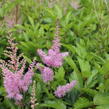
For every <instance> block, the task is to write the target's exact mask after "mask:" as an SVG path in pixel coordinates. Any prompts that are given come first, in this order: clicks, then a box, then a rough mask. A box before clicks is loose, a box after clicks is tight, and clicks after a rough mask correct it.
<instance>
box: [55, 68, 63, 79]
mask: <svg viewBox="0 0 109 109" xmlns="http://www.w3.org/2000/svg"><path fill="white" fill-rule="evenodd" d="M64 75H65V71H64V68H63V67H60V68H59V70H58V72H57V73H56V74H55V78H56V79H57V80H64Z"/></svg>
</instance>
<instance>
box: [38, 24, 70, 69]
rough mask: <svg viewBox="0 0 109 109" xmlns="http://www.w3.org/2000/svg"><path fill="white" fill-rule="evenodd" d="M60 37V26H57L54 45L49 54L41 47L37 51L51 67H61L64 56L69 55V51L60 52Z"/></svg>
mask: <svg viewBox="0 0 109 109" xmlns="http://www.w3.org/2000/svg"><path fill="white" fill-rule="evenodd" d="M60 47H61V44H60V37H59V26H58V24H57V26H56V33H55V38H54V40H53V45H52V46H51V48H50V49H49V50H48V54H46V53H45V52H44V51H42V50H41V49H38V50H37V53H38V54H39V56H40V57H41V59H42V61H43V63H44V64H46V65H47V66H49V67H60V66H62V64H63V59H64V57H66V56H68V52H63V53H61V52H60Z"/></svg>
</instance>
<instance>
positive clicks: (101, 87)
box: [0, 0, 109, 109]
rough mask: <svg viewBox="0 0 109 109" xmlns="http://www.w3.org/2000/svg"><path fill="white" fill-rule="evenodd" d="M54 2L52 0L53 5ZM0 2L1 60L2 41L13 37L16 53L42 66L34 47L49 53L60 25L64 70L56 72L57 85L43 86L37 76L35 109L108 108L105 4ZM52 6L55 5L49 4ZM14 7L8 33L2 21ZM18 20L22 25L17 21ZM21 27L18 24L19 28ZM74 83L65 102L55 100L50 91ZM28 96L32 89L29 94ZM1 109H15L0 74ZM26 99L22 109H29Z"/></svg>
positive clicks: (90, 0) (108, 7) (100, 0)
mask: <svg viewBox="0 0 109 109" xmlns="http://www.w3.org/2000/svg"><path fill="white" fill-rule="evenodd" d="M54 1H55V0H54ZM54 1H53V0H42V1H41V0H0V58H1V59H6V57H5V56H4V55H3V51H4V50H5V49H6V46H7V45H8V42H7V39H6V37H7V36H8V34H9V33H12V34H13V37H14V38H15V40H16V42H17V43H18V48H19V52H22V53H24V58H25V59H26V60H27V62H28V63H31V61H32V60H33V59H35V60H37V61H41V60H40V58H39V56H38V55H37V53H36V50H37V49H38V48H43V49H44V50H47V49H48V48H50V46H51V42H52V40H53V37H54V35H55V28H56V21H57V19H58V20H59V24H60V36H61V43H62V49H61V50H62V51H68V52H69V56H68V57H66V58H65V61H64V65H63V66H62V67H60V68H59V69H54V71H55V80H54V82H52V83H51V84H50V85H47V84H44V83H43V82H42V80H41V75H40V73H39V72H38V71H36V72H35V76H34V80H35V81H36V98H37V103H38V105H37V106H36V109H109V86H108V85H109V32H108V31H109V3H108V0H78V2H79V4H78V5H79V6H80V7H79V8H78V9H74V8H73V7H72V5H71V3H72V1H77V0H57V2H56V3H54ZM53 3H54V4H53ZM16 7H17V8H18V10H17V11H18V12H17V13H18V16H17V17H18V18H17V24H16V25H15V26H14V27H12V28H9V27H7V26H6V22H5V17H8V16H10V13H11V12H12V11H14V10H15V8H16ZM19 20H20V21H19ZM18 22H20V23H18ZM71 80H77V85H76V87H75V88H74V89H72V91H71V92H70V93H68V94H67V95H66V96H65V97H63V98H61V99H58V98H56V97H55V96H54V94H53V91H54V90H55V89H56V87H57V86H58V85H59V84H60V85H63V84H66V83H67V82H69V81H71ZM28 92H29V94H30V93H31V86H30V89H29V91H28ZM0 96H4V97H5V98H4V101H3V102H1V99H0V109H19V108H18V107H17V105H15V104H14V101H13V100H10V99H7V98H6V92H5V89H4V87H3V77H2V75H1V73H0ZM29 99H30V96H29V95H25V104H26V106H25V109H30V104H29Z"/></svg>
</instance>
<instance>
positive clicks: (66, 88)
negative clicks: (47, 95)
mask: <svg viewBox="0 0 109 109" xmlns="http://www.w3.org/2000/svg"><path fill="white" fill-rule="evenodd" d="M75 84H76V81H75V80H74V81H72V82H70V83H67V84H66V85H63V86H59V87H58V88H57V90H56V91H55V95H56V96H57V97H59V98H61V97H63V96H65V94H66V93H67V92H69V91H70V90H71V89H72V88H73V87H74V86H75Z"/></svg>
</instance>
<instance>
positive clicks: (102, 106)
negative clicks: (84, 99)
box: [95, 105, 109, 109]
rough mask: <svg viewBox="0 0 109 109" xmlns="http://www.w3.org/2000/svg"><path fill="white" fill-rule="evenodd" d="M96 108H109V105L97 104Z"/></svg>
mask: <svg viewBox="0 0 109 109" xmlns="http://www.w3.org/2000/svg"><path fill="white" fill-rule="evenodd" d="M95 109H109V105H101V106H97V107H96V108H95Z"/></svg>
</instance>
